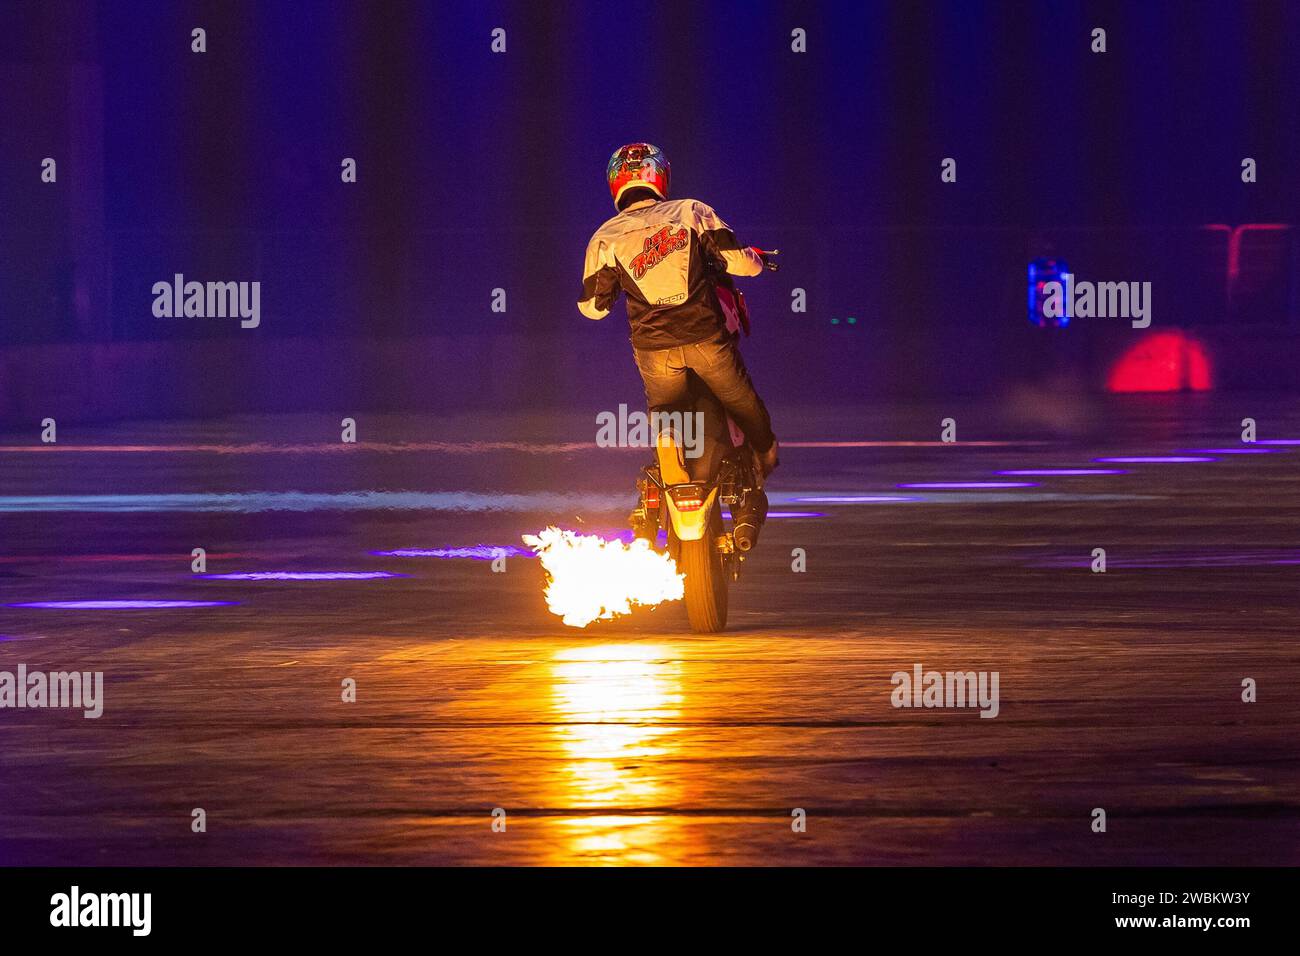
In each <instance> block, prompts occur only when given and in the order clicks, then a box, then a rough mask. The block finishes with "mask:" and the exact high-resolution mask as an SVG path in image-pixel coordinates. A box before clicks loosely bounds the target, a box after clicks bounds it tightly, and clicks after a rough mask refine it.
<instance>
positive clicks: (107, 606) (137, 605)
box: [5, 601, 239, 611]
mask: <svg viewBox="0 0 1300 956" xmlns="http://www.w3.org/2000/svg"><path fill="white" fill-rule="evenodd" d="M238 603H239V602H238V601H27V602H23V603H20V604H6V605H5V607H39V608H48V609H51V610H58V611H154V610H161V609H166V608H183V607H233V606H235V605H237V604H238Z"/></svg>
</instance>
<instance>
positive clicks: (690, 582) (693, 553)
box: [678, 511, 727, 634]
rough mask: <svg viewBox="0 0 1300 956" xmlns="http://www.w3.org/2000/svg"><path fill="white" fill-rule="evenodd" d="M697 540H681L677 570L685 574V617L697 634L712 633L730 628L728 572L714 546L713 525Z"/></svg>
mask: <svg viewBox="0 0 1300 956" xmlns="http://www.w3.org/2000/svg"><path fill="white" fill-rule="evenodd" d="M716 516H717V513H716V511H715V520H713V521H710V522H709V530H708V532H707V533H706V534H705V535H704V537H703V538H701V539H700V540H698V541H681V542H678V546H679V547H680V549H681V556H680V558H679V559H678V570H680V571H681V572H682V573H683V574H684V575H686V617H687V618H688V619H689V620H690V622H691V630H692V631H694V632H695V633H697V634H713V633H715V632H717V631H720V630H722V629H723V628H724V627H726V626H727V571H726V568H725V567H724V566H723V555H722V552H720V551H719V550H718V549H717V548H716V547H715V546H714V543H713V542H714V539H715V538H716V537H717V533H715V528H714V526H715V525H716V524H719V523H720V522H719V521H718V520H716Z"/></svg>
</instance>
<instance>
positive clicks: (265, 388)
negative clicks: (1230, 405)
mask: <svg viewBox="0 0 1300 956" xmlns="http://www.w3.org/2000/svg"><path fill="white" fill-rule="evenodd" d="M194 27H203V28H204V29H205V30H206V31H207V45H208V50H207V52H206V53H203V54H197V53H193V52H191V49H190V42H191V41H190V31H191V30H192V29H193V28H194ZM495 27H502V28H504V29H505V30H506V38H507V52H506V53H504V54H494V53H493V52H492V51H491V49H490V43H491V31H492V30H493V29H494V28H495ZM796 27H799V28H803V29H804V30H806V31H807V47H808V51H807V52H806V53H802V54H799V53H794V52H792V51H791V30H792V29H794V28H796ZM1094 27H1103V28H1105V29H1106V31H1107V46H1108V51H1107V52H1106V53H1105V54H1094V53H1092V52H1091V51H1090V49H1089V46H1090V41H1091V38H1090V32H1091V30H1092V29H1093V28H1094ZM1297 54H1300V4H1297V3H1281V2H1279V3H1270V2H1253V3H1249V4H1238V3H1229V2H1224V3H1209V2H1171V3H1160V2H1143V3H1124V2H1117V3H1048V2H1043V3H993V2H989V3H977V2H966V0H952V2H934V3H922V2H897V3H873V2H861V3H858V2H843V3H830V2H828V3H820V4H795V3H754V2H739V0H736V2H730V0H721V2H712V3H707V4H701V3H696V2H684V0H666V2H659V3H656V4H653V5H649V6H635V7H633V6H631V5H617V4H610V3H597V2H565V3H562V4H561V3H554V4H551V3H537V2H535V0H534V2H527V3H525V2H481V3H480V2H436V3H432V2H431V3H416V2H378V0H374V2H360V0H356V2H346V0H328V2H327V0H321V2H290V0H260V2H236V0H223V2H212V3H202V2H175V3H162V2H157V3H154V2H130V3H128V2H100V3H93V2H57V0H56V2H46V3H36V2H30V3H29V2H16V3H15V2H11V3H8V4H6V5H5V6H4V7H3V8H0V416H4V417H5V418H7V419H24V418H25V417H26V416H29V415H31V414H35V413H38V412H39V413H41V414H46V413H51V414H52V413H53V411H51V412H45V411H44V410H45V409H46V408H50V407H51V406H54V407H55V408H56V410H58V411H61V412H62V413H63V414H65V415H81V416H86V417H95V416H100V417H103V416H109V417H111V416H115V415H170V414H193V415H204V414H219V413H223V412H226V411H229V410H232V409H238V408H257V409H295V408H316V407H334V406H336V405H337V404H338V403H339V402H341V401H346V402H348V403H350V406H351V407H357V406H358V404H359V405H360V406H362V407H372V408H386V407H412V408H431V409H436V408H443V407H448V408H449V407H453V406H456V407H459V406H465V405H471V406H472V405H477V404H499V403H503V402H511V401H526V402H529V403H531V404H538V405H583V404H586V403H591V404H594V405H596V406H598V407H611V405H612V404H614V403H617V402H618V401H635V400H636V397H637V395H638V394H639V393H638V384H637V381H636V377H635V373H634V371H633V370H632V367H631V361H630V357H629V355H628V354H627V351H628V347H627V342H626V327H625V323H624V320H623V318H622V312H621V307H620V308H619V311H617V312H616V313H615V315H614V316H611V318H610V319H609V320H607V321H606V322H604V323H600V324H599V325H597V324H593V323H590V322H588V321H587V320H585V319H583V318H581V317H580V316H579V315H578V313H577V311H576V310H575V308H574V305H573V302H574V299H575V297H576V293H577V290H578V287H579V280H580V278H581V276H580V267H581V257H582V252H583V248H584V246H585V244H586V240H587V238H588V236H589V235H590V233H591V232H592V231H593V230H594V229H595V227H596V226H597V225H599V223H600V222H601V221H603V220H604V219H605V218H607V217H608V216H609V215H610V214H611V212H612V207H611V204H610V201H609V197H608V193H607V192H606V191H605V187H604V182H603V170H604V164H605V161H606V159H607V158H608V156H609V154H610V152H611V151H612V150H613V149H614V148H615V147H616V146H618V145H620V144H622V143H623V142H626V141H630V140H637V139H645V140H649V141H652V142H655V143H657V144H658V145H660V146H662V147H663V148H664V149H665V150H666V152H667V153H668V155H669V157H670V158H671V160H672V162H673V173H674V189H675V192H676V193H677V194H678V195H682V196H694V197H697V198H700V199H703V200H705V201H707V202H709V203H710V204H712V205H714V206H715V207H716V208H717V209H718V210H719V212H720V213H721V214H722V215H723V217H724V218H726V219H727V220H728V221H729V222H730V223H731V224H732V225H733V226H734V227H735V228H736V230H737V232H738V233H739V235H740V237H741V238H742V240H744V241H749V242H754V243H757V244H760V245H764V246H766V247H769V248H770V247H773V246H776V247H780V248H781V250H782V254H783V255H782V258H783V268H782V271H781V272H780V273H778V274H776V275H775V276H765V277H763V278H761V279H759V280H755V281H753V282H750V283H748V284H747V285H746V292H747V295H748V296H749V298H750V302H751V306H752V309H753V311H754V313H755V316H756V319H757V323H758V334H757V335H756V337H755V338H754V339H753V340H751V341H750V342H749V343H748V344H747V346H746V350H747V354H748V355H749V356H750V361H751V365H752V366H753V368H754V371H755V375H756V377H757V378H758V379H759V381H760V384H761V385H762V387H763V390H764V392H765V393H766V394H767V395H768V397H769V400H770V401H774V402H782V401H787V402H793V401H800V400H825V399H843V400H845V401H849V400H856V399H860V398H878V397H898V398H910V397H918V396H927V395H935V394H950V393H964V394H978V393H991V392H994V393H995V392H996V391H997V390H999V389H1003V388H1006V387H1007V386H1008V384H1009V383H1012V382H1015V381H1018V380H1022V379H1025V378H1029V379H1032V378H1034V377H1036V376H1050V375H1052V374H1055V373H1057V372H1059V371H1060V370H1061V369H1062V368H1068V369H1071V370H1073V371H1074V372H1075V373H1076V374H1077V375H1078V376H1079V377H1080V379H1081V380H1082V381H1085V382H1087V383H1088V384H1089V385H1093V386H1096V387H1101V385H1102V384H1103V383H1104V381H1105V374H1106V370H1107V368H1108V367H1109V365H1110V364H1111V363H1112V362H1113V361H1114V360H1115V358H1116V357H1117V356H1118V355H1120V354H1122V353H1123V352H1124V351H1125V350H1128V349H1131V348H1132V347H1134V345H1135V344H1140V339H1141V336H1142V333H1139V332H1138V331H1137V330H1133V329H1131V328H1130V327H1129V326H1128V323H1126V322H1124V321H1122V320H1115V319H1094V320H1090V321H1085V320H1077V321H1076V322H1075V323H1074V325H1073V326H1072V327H1071V328H1070V329H1068V330H1043V329H1036V328H1033V327H1032V326H1030V324H1029V323H1028V322H1027V320H1026V318H1025V311H1026V309H1025V299H1026V295H1025V292H1026V278H1025V268H1026V263H1027V261H1028V260H1029V258H1031V256H1033V255H1035V254H1038V253H1040V252H1042V251H1044V250H1047V249H1051V250H1052V251H1053V252H1054V253H1055V254H1057V255H1060V256H1062V257H1064V258H1065V259H1066V260H1068V262H1069V263H1070V265H1071V267H1072V268H1073V269H1074V271H1075V272H1076V273H1077V274H1079V275H1080V276H1081V277H1082V278H1093V279H1099V280H1138V281H1143V280H1145V281H1150V282H1152V284H1153V305H1154V311H1153V326H1152V330H1151V331H1152V332H1154V331H1157V330H1159V329H1161V328H1164V329H1169V328H1181V329H1184V330H1186V331H1187V332H1188V333H1189V334H1190V335H1192V336H1194V337H1196V338H1197V340H1198V341H1201V342H1203V343H1204V344H1205V346H1206V348H1207V349H1208V351H1209V353H1210V357H1211V359H1212V361H1213V363H1214V366H1215V376H1214V384H1215V387H1218V388H1231V387H1241V386H1252V387H1270V388H1278V389H1294V388H1295V387H1296V385H1297V373H1296V368H1297V363H1296V357H1297V341H1298V340H1297V332H1300V316H1298V314H1297V313H1298V312H1300V309H1298V307H1297V285H1296V282H1295V279H1294V276H1295V274H1296V271H1297V268H1298V267H1300V259H1298V258H1297V251H1296V246H1297V244H1296V242H1295V240H1294V230H1291V229H1270V230H1246V231H1245V232H1244V233H1241V234H1238V236H1237V238H1235V239H1234V238H1233V233H1232V232H1231V229H1234V228H1235V227H1238V226H1240V225H1242V224H1260V223H1264V224H1276V225H1281V226H1290V225H1291V224H1293V223H1294V222H1295V211H1296V210H1297V209H1298V208H1300V202H1298V201H1297V200H1300V178H1298V177H1297V176H1296V175H1295V170H1296V168H1297V163H1298V162H1300V132H1298V131H1300V97H1297V95H1296V91H1297V90H1298V89H1300V56H1298V55H1297ZM47 156H48V157H53V158H55V159H56V160H57V162H58V181H57V183H54V184H49V183H42V182H41V181H40V163H41V160H42V159H43V158H44V157H47ZM1247 156H1249V157H1252V158H1254V159H1255V160H1256V162H1257V164H1258V170H1259V179H1258V182H1256V183H1253V184H1244V183H1242V181H1241V176H1240V169H1241V161H1242V159H1243V157H1247ZM343 157H353V158H355V159H356V160H357V164H358V182H357V183H355V184H345V183H342V182H341V181H340V176H339V172H340V162H341V160H342V159H343ZM944 157H953V158H955V159H956V160H957V164H958V179H957V182H956V183H943V182H941V181H940V175H939V173H940V161H941V160H942V159H943V158H944ZM1225 227H1228V228H1225ZM1230 267H1231V268H1230ZM178 272H180V273H183V274H184V275H185V276H186V278H188V279H197V280H200V281H203V280H222V281H225V280H248V281H251V280H258V281H260V282H261V284H262V325H261V327H260V328H258V329H256V330H243V329H240V328H239V325H238V322H236V321H233V320H221V319H197V318H189V319H185V318H172V319H159V318H155V317H154V315H153V314H152V302H153V295H152V293H151V291H150V290H151V287H152V285H153V283H155V282H158V281H167V280H170V278H171V277H172V276H173V274H175V273H178ZM795 287H799V288H803V289H805V290H806V291H807V301H808V310H807V312H805V313H795V312H792V311H791V309H790V301H791V290H792V289H793V288H795ZM496 288H502V289H505V290H506V294H507V311H506V312H505V313H496V312H493V311H491V308H490V304H491V296H492V290H493V289H496ZM850 317H852V318H853V319H854V320H855V321H854V322H853V323H852V324H849V323H848V321H847V320H848V319H849V318H850ZM833 320H835V321H833Z"/></svg>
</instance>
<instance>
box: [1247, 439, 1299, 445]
mask: <svg viewBox="0 0 1300 956" xmlns="http://www.w3.org/2000/svg"><path fill="white" fill-rule="evenodd" d="M1255 444H1256V445H1300V438H1261V439H1260V440H1259V441H1257V442H1255Z"/></svg>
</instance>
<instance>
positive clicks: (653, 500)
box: [645, 485, 659, 508]
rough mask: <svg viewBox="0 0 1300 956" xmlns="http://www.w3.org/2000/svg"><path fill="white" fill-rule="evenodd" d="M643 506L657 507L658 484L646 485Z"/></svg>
mask: <svg viewBox="0 0 1300 956" xmlns="http://www.w3.org/2000/svg"><path fill="white" fill-rule="evenodd" d="M645 506H646V507H647V508H658V507H659V486H658V485H647V486H646V490H645Z"/></svg>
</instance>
